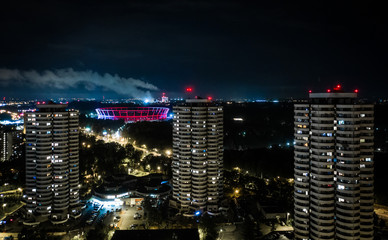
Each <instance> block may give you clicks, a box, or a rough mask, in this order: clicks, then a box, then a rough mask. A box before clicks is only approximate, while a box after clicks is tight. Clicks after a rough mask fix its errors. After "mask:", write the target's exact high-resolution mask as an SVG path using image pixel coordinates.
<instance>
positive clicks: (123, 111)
mask: <svg viewBox="0 0 388 240" xmlns="http://www.w3.org/2000/svg"><path fill="white" fill-rule="evenodd" d="M168 111H169V109H168V108H165V107H132V108H131V107H107V108H97V109H96V112H97V115H98V118H99V119H111V120H118V119H123V120H124V121H125V122H139V121H161V120H166V119H167V113H168Z"/></svg>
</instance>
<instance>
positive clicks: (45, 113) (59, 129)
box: [25, 103, 80, 223]
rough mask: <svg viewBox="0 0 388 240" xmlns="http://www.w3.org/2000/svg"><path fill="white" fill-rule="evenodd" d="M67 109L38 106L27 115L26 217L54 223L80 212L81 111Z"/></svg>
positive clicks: (52, 104) (49, 105) (53, 105)
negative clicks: (79, 114) (34, 217)
mask: <svg viewBox="0 0 388 240" xmlns="http://www.w3.org/2000/svg"><path fill="white" fill-rule="evenodd" d="M66 108H67V105H66V104H54V103H48V104H38V105H37V111H36V112H29V113H26V114H25V125H26V202H27V205H26V207H27V214H28V215H30V216H33V215H35V216H40V218H39V219H43V220H44V219H45V218H46V219H50V220H51V221H52V222H53V223H62V222H65V221H66V220H67V219H68V218H69V216H73V217H77V216H79V213H80V212H79V166H78V164H79V152H78V151H79V133H78V127H79V123H78V111H75V110H67V109H66ZM43 220H38V221H43Z"/></svg>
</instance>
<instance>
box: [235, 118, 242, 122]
mask: <svg viewBox="0 0 388 240" xmlns="http://www.w3.org/2000/svg"><path fill="white" fill-rule="evenodd" d="M233 121H238V122H242V121H244V119H243V118H233Z"/></svg>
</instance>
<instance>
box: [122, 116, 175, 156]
mask: <svg viewBox="0 0 388 240" xmlns="http://www.w3.org/2000/svg"><path fill="white" fill-rule="evenodd" d="M123 137H129V138H131V139H133V140H136V145H137V146H141V145H143V144H145V145H146V146H147V148H148V149H152V148H157V149H160V150H164V149H171V148H172V122H171V121H165V122H137V123H131V124H127V125H126V126H125V128H124V130H123Z"/></svg>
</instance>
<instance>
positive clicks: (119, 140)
mask: <svg viewBox="0 0 388 240" xmlns="http://www.w3.org/2000/svg"><path fill="white" fill-rule="evenodd" d="M81 130H82V131H83V132H84V133H85V134H87V135H89V136H94V137H95V138H96V139H97V140H102V141H104V142H115V143H118V144H120V145H122V146H125V145H127V144H128V143H130V142H129V141H128V140H127V139H125V138H118V137H114V136H113V137H111V136H109V135H108V136H101V135H96V134H95V133H91V132H88V131H86V130H85V129H81ZM135 143H136V141H134V142H133V143H132V146H133V148H135V149H136V150H139V151H142V152H143V155H142V158H141V160H142V159H143V158H145V157H146V156H147V155H149V154H152V155H153V156H155V157H160V156H162V154H161V153H159V152H158V151H150V150H148V149H147V148H146V147H139V146H136V144H135ZM167 156H168V155H167Z"/></svg>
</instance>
